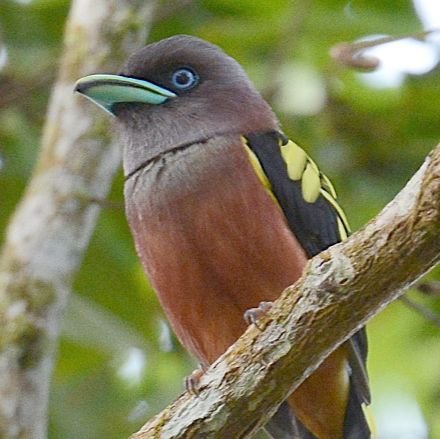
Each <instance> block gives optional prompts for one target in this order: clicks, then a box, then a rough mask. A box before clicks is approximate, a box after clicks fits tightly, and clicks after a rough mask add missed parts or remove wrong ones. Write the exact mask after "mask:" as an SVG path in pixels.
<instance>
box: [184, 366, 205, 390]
mask: <svg viewBox="0 0 440 439" xmlns="http://www.w3.org/2000/svg"><path fill="white" fill-rule="evenodd" d="M207 370H208V366H207V365H204V364H201V365H200V367H199V368H197V369H196V370H194V371H193V372H192V373H191V375H189V376H187V377H185V389H186V390H187V391H188V392H190V393H192V394H193V395H198V394H199V390H200V380H201V379H202V376H203V375H204V374H205V372H206V371H207Z"/></svg>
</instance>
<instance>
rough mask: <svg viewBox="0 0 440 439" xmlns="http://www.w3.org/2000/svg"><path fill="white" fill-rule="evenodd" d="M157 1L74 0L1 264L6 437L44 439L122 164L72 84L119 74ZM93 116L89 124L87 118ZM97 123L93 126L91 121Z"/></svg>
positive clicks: (1, 394) (2, 428)
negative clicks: (104, 205) (58, 355)
mask: <svg viewBox="0 0 440 439" xmlns="http://www.w3.org/2000/svg"><path fill="white" fill-rule="evenodd" d="M154 4H155V2H154V1H153V0H150V1H144V0H134V1H129V0H121V1H117V0H94V1H89V0H74V1H73V2H72V6H71V10H70V15H69V18H68V22H67V27H66V32H65V51H64V56H63V59H62V61H61V66H60V72H59V76H58V80H57V82H56V84H55V87H54V89H53V93H52V98H51V102H50V106H49V111H48V114H47V121H46V126H45V129H44V136H43V142H42V150H41V153H40V156H39V161H38V164H37V167H36V169H35V171H34V175H33V177H32V180H31V182H30V184H29V186H28V188H27V190H26V193H25V195H24V197H23V199H22V201H21V203H20V205H19V206H18V208H17V211H16V212H15V214H14V216H13V218H12V221H11V223H10V226H9V228H8V231H7V236H6V241H5V245H4V248H3V249H2V253H1V256H0V325H1V328H2V330H1V332H0V437H1V438H18V437H20V438H23V439H24V438H32V439H40V438H45V437H46V417H47V413H46V411H47V401H48V391H49V380H50V373H51V370H52V364H53V354H54V351H55V347H56V339H57V337H58V333H59V321H60V316H61V312H62V310H63V308H64V305H65V303H66V300H67V295H68V293H69V290H70V286H71V281H72V278H73V276H74V275H75V273H76V271H77V270H78V267H79V265H80V263H81V260H82V256H83V253H84V251H85V249H86V247H87V245H88V241H89V238H90V236H91V233H92V231H93V228H94V226H95V223H96V219H97V215H98V212H99V207H98V206H97V205H96V204H95V203H90V202H89V201H85V200H87V199H88V200H89V199H91V198H94V199H102V198H104V197H105V196H106V194H107V192H108V190H109V188H110V184H111V181H112V178H113V175H114V173H115V171H116V169H117V168H118V166H119V162H120V159H119V150H118V147H117V145H116V144H111V145H109V142H110V139H109V134H108V131H109V129H108V125H107V121H106V120H105V119H106V117H105V116H104V115H102V116H100V115H98V114H97V113H96V112H95V111H94V110H92V109H91V108H92V107H91V106H88V105H84V103H83V102H82V101H81V100H80V99H77V98H76V97H74V96H73V84H74V81H75V80H76V79H78V78H79V77H81V76H84V75H86V74H90V73H94V72H97V71H101V72H102V71H115V70H116V69H118V68H119V66H120V64H121V63H122V62H123V60H124V59H125V58H126V57H127V56H128V55H129V54H130V53H132V52H133V51H134V50H135V49H136V48H138V47H140V46H141V45H142V44H143V43H144V42H145V39H146V36H147V33H148V28H149V23H151V21H152V11H153V6H154ZM92 112H93V118H92V117H91V115H92ZM92 120H93V122H92Z"/></svg>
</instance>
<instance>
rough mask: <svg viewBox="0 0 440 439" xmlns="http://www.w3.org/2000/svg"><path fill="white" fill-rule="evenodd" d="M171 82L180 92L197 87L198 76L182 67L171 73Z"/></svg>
mask: <svg viewBox="0 0 440 439" xmlns="http://www.w3.org/2000/svg"><path fill="white" fill-rule="evenodd" d="M171 82H172V83H173V85H174V86H175V87H177V88H179V89H180V90H188V89H190V88H193V87H194V86H196V85H197V83H198V82H199V76H198V75H197V73H196V72H194V71H193V70H191V69H189V68H188V67H182V68H180V69H177V70H176V71H175V72H173V75H172V76H171Z"/></svg>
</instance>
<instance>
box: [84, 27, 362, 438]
mask: <svg viewBox="0 0 440 439" xmlns="http://www.w3.org/2000/svg"><path fill="white" fill-rule="evenodd" d="M76 91H78V92H79V93H82V94H83V95H84V96H86V97H87V98H89V99H90V100H92V101H93V102H95V103H96V104H98V105H99V106H100V107H102V108H103V109H104V110H105V111H107V112H108V113H111V114H112V115H114V116H115V121H116V126H117V129H118V130H119V131H120V134H121V139H122V141H123V144H124V146H123V166H124V172H125V188H124V193H125V204H126V213H127V218H128V222H129V224H130V227H131V230H132V233H133V236H134V240H135V244H136V249H137V252H138V254H139V256H140V258H141V260H142V263H143V266H144V268H145V271H146V272H147V274H148V277H149V279H150V281H151V283H152V285H153V287H154V289H155V290H156V292H157V294H158V296H159V299H160V302H161V304H162V306H163V308H164V310H165V312H166V314H167V316H168V319H169V321H170V323H171V325H172V327H173V329H174V331H175V333H176V335H177V337H178V338H179V340H180V341H181V342H182V344H183V345H184V346H185V348H186V349H187V350H188V351H189V352H191V353H192V354H193V355H194V356H195V357H197V358H198V359H199V361H200V363H201V365H202V368H205V367H207V366H208V365H209V364H210V363H212V362H213V361H214V360H215V359H217V357H219V356H220V355H221V354H222V353H223V352H224V351H225V350H226V349H227V348H228V347H229V346H230V345H231V344H232V343H233V342H234V341H235V340H236V339H237V338H238V337H239V336H240V335H241V334H242V333H243V332H244V330H245V329H246V322H245V321H244V319H243V314H244V313H245V312H246V310H248V309H249V308H253V307H257V306H258V304H259V303H260V302H271V301H273V300H275V299H276V298H277V297H278V296H279V294H280V293H281V291H282V290H283V289H284V288H286V287H287V286H289V285H291V284H292V283H294V282H295V281H296V280H297V279H298V277H299V276H300V275H301V272H302V270H303V268H304V266H305V264H306V261H307V259H308V258H310V257H312V256H314V255H315V254H317V253H319V252H320V251H322V250H324V249H326V248H327V247H329V246H330V245H332V244H335V243H336V242H338V241H340V240H342V239H344V238H346V236H347V234H348V233H349V228H348V225H347V222H346V219H345V217H344V214H343V212H342V210H341V208H340V207H339V206H338V204H337V202H336V194H335V191H334V189H333V186H332V184H331V183H330V181H329V180H328V179H327V177H326V176H325V175H324V174H322V173H321V172H320V170H319V169H318V167H317V166H316V164H315V163H314V162H313V161H312V159H311V158H310V157H309V156H308V155H307V154H306V152H305V151H304V150H303V149H301V148H300V147H299V146H298V145H296V144H295V143H293V142H292V141H290V140H288V139H287V138H286V137H285V135H284V134H283V133H282V132H281V129H280V126H279V123H278V121H277V119H276V117H275V115H274V113H273V112H272V110H271V108H270V107H269V105H268V104H267V103H266V102H265V101H264V99H263V98H262V97H261V96H260V94H259V93H258V92H257V91H256V89H255V88H254V86H253V85H252V84H251V82H250V81H249V79H248V78H247V76H246V74H245V73H244V71H243V69H242V68H241V66H240V65H239V64H238V63H237V62H236V61H235V60H234V59H232V58H231V57H229V56H228V55H226V54H225V53H224V52H223V51H222V50H221V49H219V48H218V47H216V46H214V45H212V44H210V43H208V42H205V41H203V40H200V39H198V38H195V37H191V36H185V35H180V36H173V37H171V38H167V39H165V40H161V41H159V42H156V43H153V44H150V45H148V46H146V47H144V48H142V49H140V50H139V51H138V52H136V53H135V54H133V55H132V56H131V57H130V58H129V59H128V60H127V62H126V63H125V65H124V66H123V68H122V70H121V72H120V73H119V74H118V75H109V74H97V75H91V76H87V77H84V78H82V79H80V80H79V81H78V82H77V84H76ZM263 308H264V307H263ZM263 312H264V309H263ZM335 324H337V322H335ZM366 356H367V341H366V336H365V332H364V330H361V331H360V332H358V333H357V334H355V335H354V336H353V337H352V338H351V339H350V340H349V341H348V342H346V343H345V344H343V345H342V346H341V347H340V348H338V349H337V350H336V351H335V352H333V353H332V354H331V355H330V356H329V357H328V358H327V359H326V360H325V361H324V363H323V364H322V365H321V366H320V367H319V369H317V370H316V372H314V373H313V374H312V375H311V376H310V377H309V378H308V379H307V380H306V381H304V383H303V384H302V385H301V386H300V387H299V388H298V389H297V390H295V392H294V393H293V394H292V395H291V396H290V397H289V398H288V399H287V400H286V401H285V402H284V403H283V404H282V405H281V406H280V408H279V410H278V411H277V413H276V414H275V416H274V417H273V418H272V420H271V421H270V422H269V423H268V424H267V426H266V430H267V431H268V432H269V434H270V435H271V436H272V437H273V438H275V439H286V438H306V439H311V438H318V439H365V438H369V437H370V430H369V427H368V425H367V422H366V418H365V415H364V411H363V406H364V405H366V404H368V403H369V401H370V395H369V387H368V378H367V373H366V366H365V362H366Z"/></svg>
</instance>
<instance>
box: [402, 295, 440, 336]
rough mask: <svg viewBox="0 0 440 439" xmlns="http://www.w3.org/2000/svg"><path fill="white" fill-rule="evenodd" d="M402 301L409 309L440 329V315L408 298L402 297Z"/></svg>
mask: <svg viewBox="0 0 440 439" xmlns="http://www.w3.org/2000/svg"><path fill="white" fill-rule="evenodd" d="M400 301H401V302H402V303H403V304H404V305H405V306H406V307H407V308H409V309H412V310H413V311H415V312H417V314H419V315H420V316H422V317H423V318H424V319H426V320H428V321H429V322H430V323H432V324H433V325H435V326H437V327H438V328H440V315H438V314H437V313H435V312H433V311H432V310H430V309H429V308H428V307H426V306H424V305H422V304H421V303H417V302H414V301H413V300H411V299H409V298H408V297H406V296H402V297H400Z"/></svg>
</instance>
